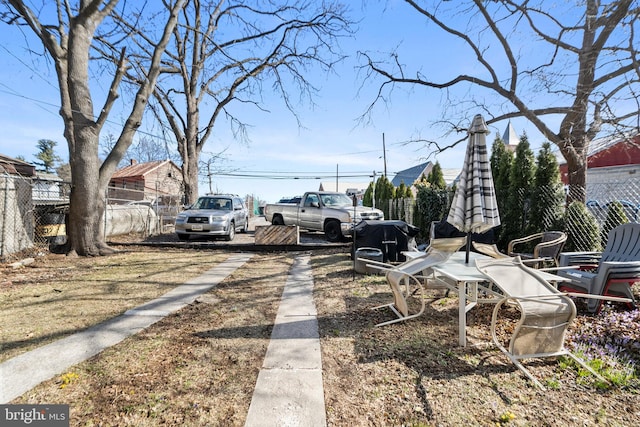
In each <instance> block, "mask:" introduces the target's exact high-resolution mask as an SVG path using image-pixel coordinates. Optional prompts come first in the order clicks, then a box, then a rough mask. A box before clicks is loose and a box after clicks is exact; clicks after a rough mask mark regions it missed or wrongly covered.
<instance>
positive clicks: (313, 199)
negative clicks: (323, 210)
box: [304, 194, 320, 207]
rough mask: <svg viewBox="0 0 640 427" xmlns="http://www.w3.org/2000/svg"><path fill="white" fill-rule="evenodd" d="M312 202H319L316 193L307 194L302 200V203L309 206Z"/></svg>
mask: <svg viewBox="0 0 640 427" xmlns="http://www.w3.org/2000/svg"><path fill="white" fill-rule="evenodd" d="M312 203H318V204H319V203H320V200H319V199H318V195H317V194H307V198H306V199H305V200H304V205H305V206H306V207H309V206H311V204H312Z"/></svg>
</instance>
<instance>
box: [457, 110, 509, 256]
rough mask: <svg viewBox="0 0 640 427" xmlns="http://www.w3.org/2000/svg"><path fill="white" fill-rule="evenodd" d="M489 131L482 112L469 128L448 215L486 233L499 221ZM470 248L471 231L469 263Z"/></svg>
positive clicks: (462, 228)
mask: <svg viewBox="0 0 640 427" xmlns="http://www.w3.org/2000/svg"><path fill="white" fill-rule="evenodd" d="M488 133H489V129H488V128H487V124H486V123H485V121H484V119H483V118H482V115H480V114H477V115H476V116H475V117H474V118H473V121H472V122H471V127H470V128H469V141H468V143H467V153H466V155H465V157H464V163H463V166H462V172H461V173H460V180H459V182H458V186H457V188H456V194H455V196H454V198H453V203H452V204H451V209H450V210H449V216H448V217H447V222H448V223H449V224H451V225H453V226H454V227H456V228H457V229H458V230H460V231H462V232H464V233H467V234H470V233H483V232H485V231H487V230H490V229H491V228H493V227H497V226H498V225H500V214H499V213H498V203H497V201H496V192H495V189H494V187H493V176H492V175H491V165H490V163H489V157H488V156H487V141H486V136H487V134H488ZM470 249H471V236H469V235H468V236H467V255H466V262H467V263H468V262H469V251H470Z"/></svg>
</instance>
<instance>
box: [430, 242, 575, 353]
mask: <svg viewBox="0 0 640 427" xmlns="http://www.w3.org/2000/svg"><path fill="white" fill-rule="evenodd" d="M486 259H491V258H490V257H488V256H486V255H483V254H479V253H475V252H471V253H470V254H469V263H468V264H467V263H465V253H464V252H456V253H454V254H453V255H451V257H450V258H449V259H447V261H445V262H443V263H441V264H438V265H436V266H433V267H431V275H430V277H429V279H428V280H429V282H430V283H434V284H436V285H440V286H441V287H445V288H447V289H450V290H452V291H455V292H457V293H458V299H459V302H458V342H459V344H460V346H461V347H465V346H466V345H467V335H466V329H467V312H469V310H471V309H472V308H473V307H475V306H476V305H477V304H478V303H497V302H498V301H499V300H500V299H502V298H504V296H505V295H504V294H501V293H499V292H496V291H495V290H493V289H491V287H492V286H491V285H492V284H491V283H490V282H489V280H488V279H487V277H486V276H484V275H483V274H482V273H481V272H480V271H479V270H478V269H477V268H476V260H486ZM538 272H539V273H540V274H541V275H542V276H543V277H544V279H545V280H547V281H548V282H550V283H552V284H556V283H557V282H561V281H565V280H567V279H566V278H564V277H560V276H556V275H554V274H551V273H547V272H544V271H540V270H538ZM429 287H433V286H429ZM478 290H481V292H483V293H484V294H485V295H487V296H492V297H493V298H480V299H479V298H478Z"/></svg>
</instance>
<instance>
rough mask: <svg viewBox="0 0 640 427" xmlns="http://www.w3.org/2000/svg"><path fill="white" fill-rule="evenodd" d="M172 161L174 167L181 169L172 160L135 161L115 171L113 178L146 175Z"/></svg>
mask: <svg viewBox="0 0 640 427" xmlns="http://www.w3.org/2000/svg"><path fill="white" fill-rule="evenodd" d="M167 163H170V164H171V165H173V167H174V168H176V169H179V168H178V166H176V164H175V163H173V162H172V161H171V160H157V161H154V162H145V163H135V164H132V165H129V166H126V167H124V168H122V169H118V170H117V171H115V172H114V173H113V175H112V176H111V179H113V178H134V177H144V176H145V175H148V174H150V173H151V172H153V171H155V170H156V169H158V168H159V167H161V166H164V165H166V164H167Z"/></svg>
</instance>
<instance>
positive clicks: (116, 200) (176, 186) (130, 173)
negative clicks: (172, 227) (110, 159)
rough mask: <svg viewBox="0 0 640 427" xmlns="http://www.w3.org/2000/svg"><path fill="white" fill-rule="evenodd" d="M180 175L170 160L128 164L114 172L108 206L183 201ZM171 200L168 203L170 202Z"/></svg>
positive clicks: (110, 184) (177, 168)
mask: <svg viewBox="0 0 640 427" xmlns="http://www.w3.org/2000/svg"><path fill="white" fill-rule="evenodd" d="M182 194H183V183H182V172H181V170H180V168H179V167H178V166H176V164H175V163H173V162H172V161H171V160H161V161H154V162H146V163H138V162H137V161H135V160H131V164H130V165H129V166H126V167H124V168H122V169H118V170H117V171H115V172H114V174H113V176H112V177H111V180H110V181H109V191H108V197H109V203H112V204H125V203H129V202H136V201H143V200H144V201H152V202H153V201H156V200H163V204H166V205H170V204H175V203H178V204H179V203H181V202H182ZM169 200H170V201H169Z"/></svg>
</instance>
